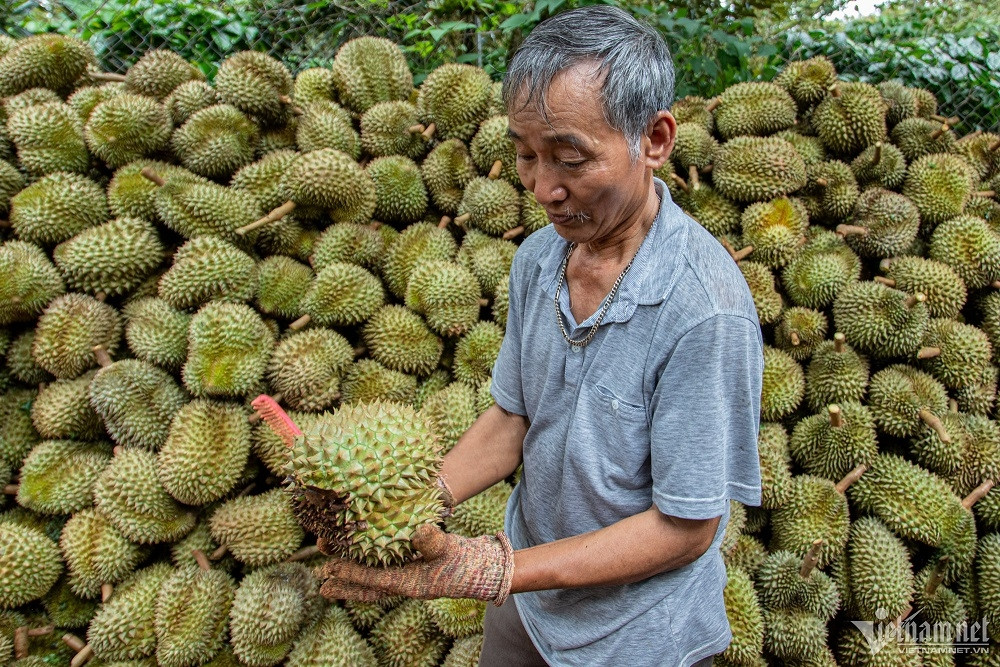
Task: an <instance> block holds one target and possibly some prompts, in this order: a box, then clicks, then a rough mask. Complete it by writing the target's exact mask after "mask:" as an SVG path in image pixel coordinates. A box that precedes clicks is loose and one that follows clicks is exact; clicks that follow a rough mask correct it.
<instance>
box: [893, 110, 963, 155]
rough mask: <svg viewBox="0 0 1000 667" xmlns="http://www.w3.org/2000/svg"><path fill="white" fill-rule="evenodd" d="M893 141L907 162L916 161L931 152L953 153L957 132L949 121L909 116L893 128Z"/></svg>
mask: <svg viewBox="0 0 1000 667" xmlns="http://www.w3.org/2000/svg"><path fill="white" fill-rule="evenodd" d="M890 136H891V137H892V143H893V144H894V145H895V146H896V148H898V149H899V151H900V152H901V153H902V154H903V157H905V158H906V161H907V162H914V161H916V160H918V159H919V158H922V157H923V156H925V155H930V154H931V153H951V152H952V147H953V146H954V145H955V134H954V132H952V131H951V128H950V127H948V124H947V123H936V122H934V121H933V120H929V119H927V118H907V119H905V120H902V121H900V123H899V124H898V125H896V127H894V128H892V134H891V135H890Z"/></svg>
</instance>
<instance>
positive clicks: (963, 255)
mask: <svg viewBox="0 0 1000 667" xmlns="http://www.w3.org/2000/svg"><path fill="white" fill-rule="evenodd" d="M929 255H930V258H931V259H933V260H937V261H939V262H943V263H944V264H947V265H948V266H950V267H951V268H952V269H953V270H954V271H955V273H957V274H958V275H959V277H960V278H961V279H962V281H963V282H964V283H965V286H966V287H967V288H969V289H970V290H975V289H980V288H983V287H986V286H987V285H990V284H992V283H993V282H994V281H995V280H998V279H1000V234H998V233H997V232H996V231H995V230H994V229H993V228H992V227H990V225H989V223H987V222H986V221H985V220H983V219H982V218H977V217H975V216H971V215H960V216H957V217H954V218H951V219H950V220H946V221H945V222H942V223H941V224H940V225H938V226H937V228H935V230H934V234H933V235H932V236H931V244H930V252H929Z"/></svg>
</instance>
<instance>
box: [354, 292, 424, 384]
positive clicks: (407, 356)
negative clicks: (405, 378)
mask: <svg viewBox="0 0 1000 667" xmlns="http://www.w3.org/2000/svg"><path fill="white" fill-rule="evenodd" d="M362 337H363V339H364V342H365V345H366V346H367V347H368V351H369V353H370V354H371V356H372V358H373V359H375V360H376V361H378V362H379V363H381V364H382V365H384V366H385V367H386V368H390V369H392V370H396V371H400V372H402V373H411V374H414V375H417V376H424V375H428V374H429V373H431V372H432V371H433V370H434V369H435V368H437V365H438V361H439V360H440V358H441V353H442V352H443V351H444V343H443V342H442V341H441V339H440V338H438V337H437V336H436V335H435V334H434V333H433V332H432V331H431V330H430V329H429V328H428V327H427V324H426V323H425V322H424V320H423V318H422V317H420V315H418V314H417V313H415V312H413V311H412V310H410V309H409V308H407V307H406V306H397V305H386V306H382V308H380V309H379V310H377V311H375V313H374V314H373V315H372V316H371V317H370V318H369V319H368V321H367V323H366V324H365V326H364V329H363V330H362Z"/></svg>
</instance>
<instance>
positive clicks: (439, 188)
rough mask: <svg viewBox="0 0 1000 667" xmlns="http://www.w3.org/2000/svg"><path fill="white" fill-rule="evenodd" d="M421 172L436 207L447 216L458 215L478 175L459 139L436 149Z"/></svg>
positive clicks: (446, 142) (447, 141) (428, 156)
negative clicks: (470, 185)
mask: <svg viewBox="0 0 1000 667" xmlns="http://www.w3.org/2000/svg"><path fill="white" fill-rule="evenodd" d="M420 173H421V175H422V176H423V179H424V184H425V185H426V186H427V191H428V193H429V194H430V196H431V201H433V202H434V206H436V207H437V208H438V209H439V210H440V211H441V212H442V213H445V214H447V215H456V214H457V213H458V207H459V204H461V202H462V193H463V192H465V187H466V186H467V185H468V184H469V183H471V182H472V179H474V178H476V177H477V176H478V174H477V172H476V165H475V163H474V162H473V160H472V155H471V154H470V153H469V149H468V147H467V146H466V145H465V143H464V142H462V141H461V140H460V139H448V140H446V141H442V142H441V143H439V144H438V145H437V146H435V147H434V149H433V150H432V151H431V152H430V153H429V154H428V155H427V157H426V158H424V161H423V162H422V163H421V165H420Z"/></svg>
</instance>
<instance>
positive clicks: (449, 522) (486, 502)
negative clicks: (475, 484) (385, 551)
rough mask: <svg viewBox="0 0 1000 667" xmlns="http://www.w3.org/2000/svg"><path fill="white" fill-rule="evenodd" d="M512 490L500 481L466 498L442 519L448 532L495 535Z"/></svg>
mask: <svg viewBox="0 0 1000 667" xmlns="http://www.w3.org/2000/svg"><path fill="white" fill-rule="evenodd" d="M454 384H458V383H453V385H454ZM453 385H451V386H453ZM513 491H514V489H513V488H512V487H511V486H510V485H509V484H508V483H507V482H504V481H500V482H497V483H496V484H494V485H493V486H490V487H489V488H487V489H486V490H484V491H481V492H479V493H478V494H476V495H474V496H472V497H471V498H467V499H466V500H464V501H463V502H462V503H461V504H459V505H458V506H457V507H455V510H454V512H453V513H452V515H451V516H450V517H448V518H447V519H445V520H444V523H445V526H446V527H447V528H448V532H450V533H456V534H458V535H461V536H463V537H479V536H481V535H496V534H497V533H498V532H500V531H501V530H503V527H504V514H505V512H506V509H507V501H508V499H509V498H510V494H511V493H513Z"/></svg>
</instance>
